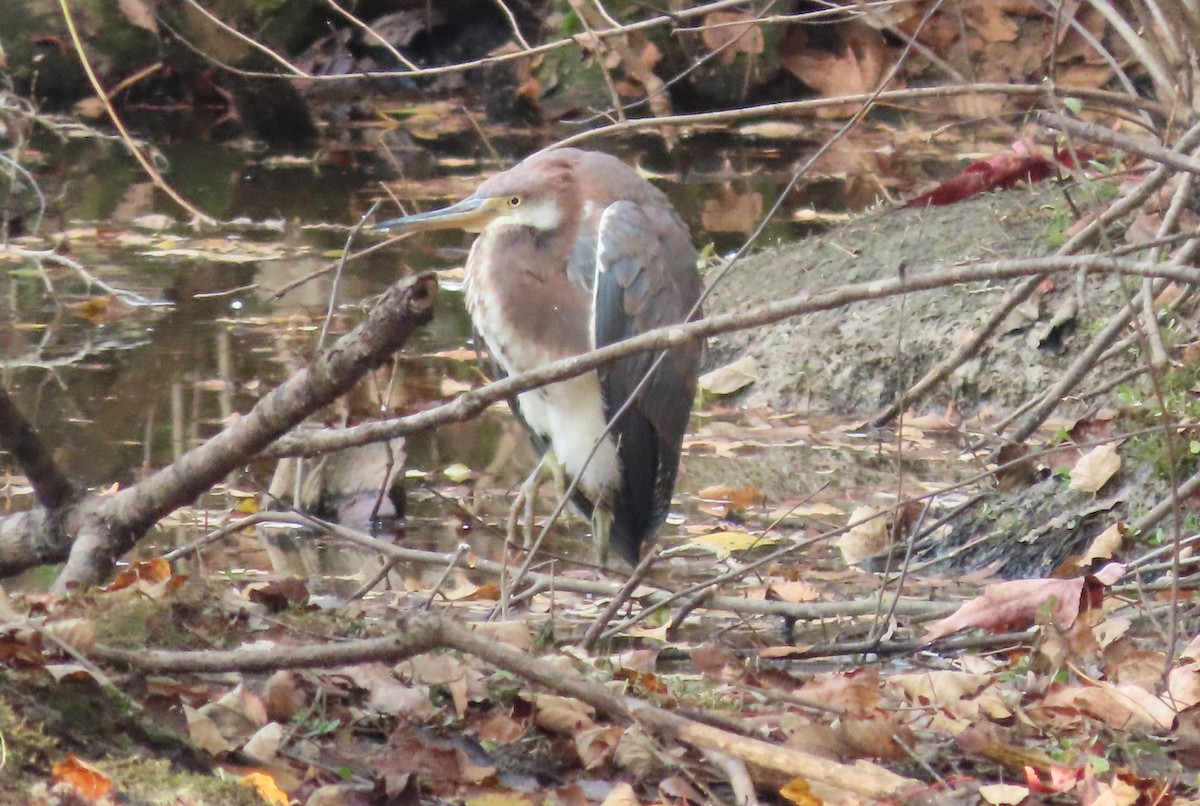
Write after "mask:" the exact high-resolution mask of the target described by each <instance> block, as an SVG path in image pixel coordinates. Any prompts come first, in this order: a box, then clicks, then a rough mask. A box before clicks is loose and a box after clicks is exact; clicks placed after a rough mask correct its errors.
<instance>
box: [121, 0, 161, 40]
mask: <svg viewBox="0 0 1200 806" xmlns="http://www.w3.org/2000/svg"><path fill="white" fill-rule="evenodd" d="M117 7H118V8H120V9H121V13H122V14H124V15H125V19H127V20H129V22H130V23H132V24H133V25H136V26H137V27H138V28H144V29H145V30H147V31H149V32H150V33H152V34H157V33H158V16H157V15H156V14H155V10H154V3H153V2H151V0H117Z"/></svg>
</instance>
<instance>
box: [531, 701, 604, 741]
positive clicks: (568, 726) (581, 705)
mask: <svg viewBox="0 0 1200 806" xmlns="http://www.w3.org/2000/svg"><path fill="white" fill-rule="evenodd" d="M533 702H534V705H535V706H537V714H536V715H535V716H534V722H535V723H537V725H538V727H540V728H544V729H546V730H548V731H550V732H551V733H557V734H560V735H562V736H574V735H575V734H576V733H579V732H580V731H583V730H588V729H590V728H592V727H594V726H595V724H596V723H595V721H594V717H595V715H596V709H594V708H592V706H590V705H588V704H587V703H585V702H583V701H582V700H577V699H575V698H574V697H560V696H558V695H557V694H536V695H534V698H533Z"/></svg>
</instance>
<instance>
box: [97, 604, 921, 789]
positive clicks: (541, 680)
mask: <svg viewBox="0 0 1200 806" xmlns="http://www.w3.org/2000/svg"><path fill="white" fill-rule="evenodd" d="M398 631H399V633H398V634H397V635H395V636H393V637H389V638H375V639H363V640H356V641H347V642H345V643H341V644H334V645H329V646H304V647H274V648H271V649H253V650H249V649H248V650H232V651H227V652H220V651H201V652H168V651H158V650H125V649H115V648H112V647H105V646H96V647H94V648H93V649H92V650H91V652H90V653H89V654H90V655H91V657H93V658H96V659H98V660H103V661H106V662H109V663H117V664H120V665H122V666H129V667H132V668H136V669H138V670H140V671H143V672H157V673H162V672H175V673H178V672H208V673H215V672H219V671H240V672H265V671H269V670H273V669H282V668H289V669H294V668H311V667H316V666H341V665H348V664H354V663H365V662H368V661H377V662H382V663H395V662H397V661H400V660H403V659H405V658H410V657H413V656H414V655H420V654H423V653H426V652H429V651H431V650H434V649H438V648H444V649H453V650H458V651H460V652H464V653H466V654H468V655H473V656H475V657H476V658H479V659H480V660H483V661H486V662H487V663H490V664H492V665H493V666H496V667H498V668H500V669H503V670H505V671H508V672H511V673H513V674H515V675H518V676H520V677H521V678H523V679H525V680H528V681H530V682H532V683H536V684H538V685H540V686H543V687H545V688H547V689H549V690H551V691H555V692H558V693H559V694H562V695H565V696H569V697H574V698H576V699H578V700H581V701H583V702H585V703H587V704H588V705H591V706H592V707H593V708H596V709H597V710H598V711H602V712H604V713H605V714H607V715H608V716H609V717H610V718H612V719H615V720H617V721H618V722H622V723H625V724H630V723H633V722H637V723H638V724H639V725H641V726H642V727H643V728H644V729H646V730H648V731H649V732H651V733H654V734H656V735H658V736H660V737H665V738H669V739H672V740H676V741H680V742H684V743H686V744H689V745H691V746H692V747H695V748H696V749H698V750H701V751H716V752H718V753H722V754H724V755H726V756H728V757H731V758H735V759H739V760H741V761H743V762H745V763H746V764H748V765H750V766H751V767H757V768H759V769H765V770H769V771H772V772H774V773H776V774H777V775H782V776H787V777H788V778H794V777H797V776H802V777H804V778H807V779H810V780H812V781H816V782H820V783H822V784H827V785H830V786H835V787H838V788H840V789H844V790H847V791H850V792H853V793H855V794H858V795H861V796H863V797H867V798H873V799H880V798H885V797H891V796H895V795H898V794H900V793H902V792H904V791H906V790H908V789H913V788H917V787H920V786H921V783H920V782H918V781H915V780H912V779H909V778H905V777H903V776H901V775H897V774H896V773H893V772H891V771H890V770H887V769H885V768H883V767H881V766H879V765H877V764H873V763H870V762H866V761H857V762H854V763H853V764H843V763H841V762H838V761H832V760H830V759H827V758H821V757H819V756H815V755H812V754H810V753H805V752H803V751H800V750H795V749H792V748H788V747H784V746H782V745H777V744H772V743H771V742H767V741H763V740H761V739H753V738H750V737H747V736H741V735H739V734H736V733H732V732H730V731H727V730H722V729H720V728H716V727H712V726H710V725H705V724H701V723H699V722H696V721H695V720H692V719H688V718H687V717H683V716H680V715H679V714H677V713H672V712H670V711H667V710H664V709H662V708H657V707H655V706H653V705H649V704H647V703H645V702H642V701H640V700H636V699H634V698H632V697H622V696H620V695H618V694H616V693H615V692H613V691H612V690H611V689H609V688H608V687H607V686H605V685H603V684H601V683H596V682H592V681H590V680H586V679H584V678H583V677H582V676H580V675H578V674H575V673H573V672H570V671H567V670H565V669H564V668H563V667H562V666H561V665H560V664H548V663H546V662H545V661H543V660H542V659H541V658H536V657H531V656H530V655H528V654H526V653H524V652H522V651H521V650H518V649H514V648H513V647H510V646H508V645H506V644H502V643H499V642H497V641H494V640H491V639H488V638H485V637H483V636H482V635H479V634H478V633H475V632H473V631H471V630H469V629H467V628H465V627H463V626H461V625H459V624H457V623H455V622H453V621H451V620H449V619H447V618H444V617H443V616H440V615H435V614H428V613H421V614H414V615H409V616H407V617H405V618H402V619H401V620H400V623H399V625H398Z"/></svg>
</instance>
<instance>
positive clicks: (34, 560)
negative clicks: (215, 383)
mask: <svg viewBox="0 0 1200 806" xmlns="http://www.w3.org/2000/svg"><path fill="white" fill-rule="evenodd" d="M436 294H437V281H436V279H435V278H434V277H433V276H432V275H428V274H427V275H422V276H420V277H416V278H411V279H408V280H405V281H403V282H400V283H397V284H396V285H394V286H392V287H391V288H390V289H388V291H387V292H385V293H384V295H383V297H382V298H381V299H380V301H379V303H378V304H377V305H376V306H375V308H373V309H372V311H371V312H370V314H368V316H367V318H366V320H364V321H363V322H362V323H361V324H360V325H359V326H358V327H356V328H355V329H354V330H353V331H351V332H350V333H349V334H347V335H346V336H343V337H342V338H341V339H339V340H338V341H337V342H336V343H335V344H334V345H333V346H332V347H330V348H329V349H328V350H326V351H324V352H323V353H321V354H320V355H318V356H317V357H316V358H315V359H314V360H313V363H312V365H311V366H309V367H308V368H306V369H303V370H301V371H300V372H298V373H297V374H296V375H294V376H292V377H291V378H290V379H289V380H287V381H286V382H285V383H283V384H282V385H281V386H279V387H277V388H275V389H274V390H272V391H271V392H270V393H269V394H267V396H266V397H264V398H263V399H262V400H260V401H259V402H258V403H257V404H256V405H255V406H254V408H253V409H251V410H250V412H249V413H247V414H246V415H245V416H244V417H242V418H241V419H239V420H238V421H237V422H236V423H235V424H233V425H232V426H230V427H229V428H227V429H225V430H224V431H222V432H221V433H220V434H218V435H216V436H215V437H213V438H212V439H210V440H208V441H207V442H205V443H204V444H203V445H201V446H199V447H197V448H195V449H193V450H191V451H189V452H188V453H186V454H184V455H183V456H182V457H181V458H180V459H179V460H178V461H176V462H174V463H172V464H171V465H169V466H167V467H166V468H163V469H162V470H160V471H158V472H157V473H155V474H154V475H153V476H151V477H150V478H148V479H146V480H145V481H143V482H140V483H138V484H136V485H134V486H133V487H130V488H129V489H126V490H122V491H121V492H119V493H117V494H115V495H111V496H107V497H104V498H99V497H96V496H90V497H87V498H84V499H83V500H81V501H79V502H77V503H75V504H73V505H71V506H69V507H67V508H66V509H65V510H64V513H63V517H62V521H63V524H62V526H61V528H56V529H50V528H49V527H50V526H52V524H51V523H50V519H48V518H47V517H46V516H45V515H44V514H40V515H39V514H38V512H37V511H35V512H32V513H22V514H20V515H17V516H13V519H6V520H4V521H0V576H6V575H10V574H14V573H17V572H19V571H22V570H24V569H25V568H29V567H31V566H34V565H38V564H45V563H51V562H61V561H62V560H63V559H67V564H66V567H65V568H64V569H63V571H62V574H61V575H60V576H59V578H58V580H57V581H56V583H55V586H54V589H55V590H56V591H59V592H61V591H63V590H65V589H66V588H67V586H69V585H74V584H86V583H90V582H94V581H97V580H98V579H100V578H102V577H103V576H104V575H105V574H107V573H108V572H109V570H110V569H111V567H112V563H113V561H114V560H115V558H116V557H118V556H119V555H120V554H122V553H124V552H125V551H128V550H129V549H130V548H131V547H132V546H133V545H134V543H136V542H137V540H138V539H139V538H141V536H142V535H143V534H145V533H146V531H147V530H148V529H149V528H150V527H151V526H153V525H154V523H155V522H157V521H158V520H159V519H160V518H162V517H163V516H165V515H167V514H169V513H171V512H173V511H174V510H176V509H178V508H179V507H181V506H185V505H187V504H189V503H191V502H192V501H194V500H195V499H196V497H197V496H199V495H200V494H201V493H203V492H204V491H206V490H208V489H209V488H210V487H211V486H212V485H213V484H215V483H217V482H219V481H220V480H221V479H223V478H224V477H225V476H226V475H228V474H229V473H230V472H232V471H234V470H236V469H237V468H239V467H241V466H242V465H244V464H245V463H246V462H248V461H250V460H251V459H254V458H255V457H256V456H258V454H259V453H260V452H261V451H262V450H263V449H264V448H266V447H267V446H269V445H270V444H271V443H272V442H274V441H275V440H276V439H278V438H279V437H280V436H282V435H283V434H285V433H287V432H288V431H289V430H290V429H292V428H294V427H295V426H296V425H298V424H299V423H301V422H302V421H303V420H304V419H305V418H306V417H308V416H309V415H310V414H312V413H313V412H315V411H317V410H318V409H320V408H321V407H322V406H325V405H327V404H329V403H331V402H332V401H333V400H335V399H336V398H337V397H338V396H340V395H342V394H344V393H345V392H346V390H347V389H349V388H350V387H351V386H352V385H353V384H354V382H355V381H357V380H358V379H359V378H360V377H361V376H362V375H363V374H365V373H366V372H367V371H369V370H370V369H372V368H374V367H376V366H378V365H379V364H380V363H381V362H382V361H384V360H386V359H387V358H388V356H390V355H391V354H392V353H394V352H395V351H396V350H398V349H399V348H400V347H401V346H402V345H403V344H404V343H405V341H406V340H407V339H408V337H409V336H410V335H411V334H412V333H413V332H414V331H415V330H416V329H417V328H418V327H420V326H422V325H424V324H425V323H427V322H428V321H429V319H430V318H431V317H432V315H433V303H434V299H435V297H436ZM14 519H15V520H14ZM31 530H33V531H31ZM72 539H73V540H74V542H73V543H72V542H71V541H72Z"/></svg>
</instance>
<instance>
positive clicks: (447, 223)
mask: <svg viewBox="0 0 1200 806" xmlns="http://www.w3.org/2000/svg"><path fill="white" fill-rule="evenodd" d="M498 212H499V210H498V209H497V206H496V204H495V199H478V198H475V197H474V196H472V197H471V198H468V199H463V200H462V201H460V202H459V203H458V204H452V205H450V206H449V207H443V208H442V209H440V210H430V211H429V212H428V213H417V214H415V215H406V216H403V217H402V218H392V219H389V220H388V221H381V222H380V223H378V224H376V225H375V229H376V230H377V231H380V232H395V233H398V234H402V233H406V232H428V231H430V230H437V229H465V230H467V231H468V232H479V231H481V230H482V229H484V228H485V227H486V226H487V225H488V224H490V223H491V222H492V221H493V220H494V219H495V218H496V214H497V213H498Z"/></svg>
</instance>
